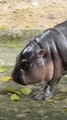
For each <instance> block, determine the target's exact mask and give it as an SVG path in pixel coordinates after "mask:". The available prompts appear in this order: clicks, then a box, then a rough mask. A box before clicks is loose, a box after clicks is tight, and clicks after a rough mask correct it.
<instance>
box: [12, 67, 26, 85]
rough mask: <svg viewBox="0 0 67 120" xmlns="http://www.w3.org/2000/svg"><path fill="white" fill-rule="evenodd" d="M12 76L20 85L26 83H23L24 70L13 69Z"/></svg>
mask: <svg viewBox="0 0 67 120" xmlns="http://www.w3.org/2000/svg"><path fill="white" fill-rule="evenodd" d="M12 78H13V80H14V81H15V82H17V83H20V84H22V85H26V83H25V72H24V70H23V69H20V70H19V71H15V70H13V72H12Z"/></svg>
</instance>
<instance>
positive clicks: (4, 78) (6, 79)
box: [2, 76, 12, 82]
mask: <svg viewBox="0 0 67 120" xmlns="http://www.w3.org/2000/svg"><path fill="white" fill-rule="evenodd" d="M11 79H12V78H11V77H10V76H5V77H3V79H2V82H8V81H10V80H11Z"/></svg>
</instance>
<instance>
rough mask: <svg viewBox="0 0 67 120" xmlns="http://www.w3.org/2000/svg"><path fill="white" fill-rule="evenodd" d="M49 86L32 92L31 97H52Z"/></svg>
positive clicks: (37, 98) (42, 98)
mask: <svg viewBox="0 0 67 120" xmlns="http://www.w3.org/2000/svg"><path fill="white" fill-rule="evenodd" d="M50 87H51V86H49V85H48V86H46V87H45V88H43V89H41V90H39V91H38V92H35V93H33V95H32V96H33V98H34V99H36V100H48V99H50V98H52V95H53V90H51V88H50Z"/></svg>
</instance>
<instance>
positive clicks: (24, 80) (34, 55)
mask: <svg viewBox="0 0 67 120" xmlns="http://www.w3.org/2000/svg"><path fill="white" fill-rule="evenodd" d="M45 52H46V51H45V50H44V49H41V48H40V46H39V45H37V43H35V42H33V41H32V42H30V43H29V44H28V45H27V46H26V47H25V48H24V50H23V51H21V53H20V54H19V55H18V56H17V58H16V65H15V68H14V70H13V72H12V77H13V79H14V81H16V82H18V83H20V84H23V85H27V84H31V83H32V84H33V83H36V82H38V81H41V80H44V78H45V77H46V76H44V75H46V73H45V72H46V71H45V62H44V61H45V59H44V58H43V57H44V55H45ZM44 73H45V74H44Z"/></svg>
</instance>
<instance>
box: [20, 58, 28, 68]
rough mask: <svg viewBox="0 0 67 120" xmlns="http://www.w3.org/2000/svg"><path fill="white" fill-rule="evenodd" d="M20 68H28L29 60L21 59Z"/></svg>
mask: <svg viewBox="0 0 67 120" xmlns="http://www.w3.org/2000/svg"><path fill="white" fill-rule="evenodd" d="M21 68H22V69H24V70H28V69H29V62H27V61H26V60H25V59H24V60H22V61H21Z"/></svg>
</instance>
